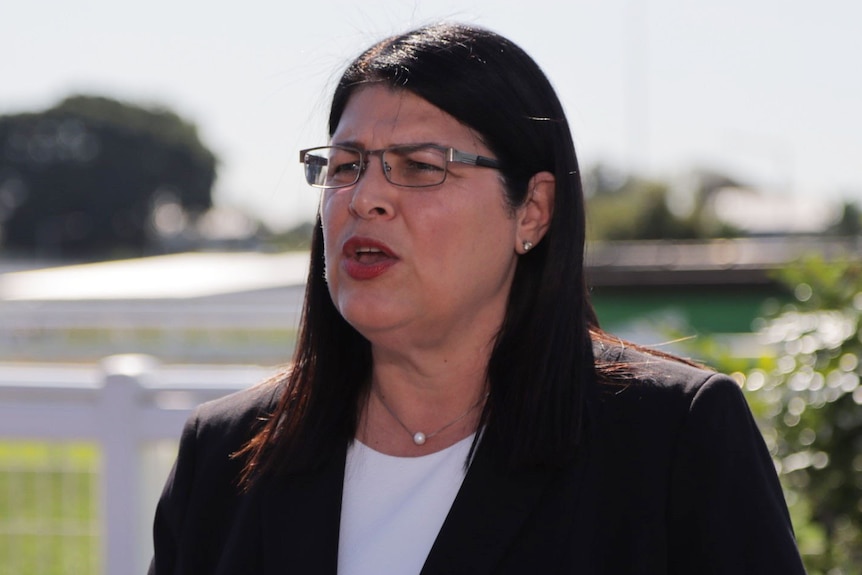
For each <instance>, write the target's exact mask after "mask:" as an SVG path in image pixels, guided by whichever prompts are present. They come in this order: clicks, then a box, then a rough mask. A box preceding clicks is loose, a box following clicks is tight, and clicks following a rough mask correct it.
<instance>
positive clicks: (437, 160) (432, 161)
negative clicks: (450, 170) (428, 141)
mask: <svg viewBox="0 0 862 575" xmlns="http://www.w3.org/2000/svg"><path fill="white" fill-rule="evenodd" d="M398 156H399V158H400V159H401V163H402V167H403V169H404V170H405V171H410V172H435V173H439V172H442V171H445V170H446V160H445V158H444V157H443V155H442V154H441V153H440V150H437V149H436V148H407V149H404V150H402V151H400V152H399V154H398Z"/></svg>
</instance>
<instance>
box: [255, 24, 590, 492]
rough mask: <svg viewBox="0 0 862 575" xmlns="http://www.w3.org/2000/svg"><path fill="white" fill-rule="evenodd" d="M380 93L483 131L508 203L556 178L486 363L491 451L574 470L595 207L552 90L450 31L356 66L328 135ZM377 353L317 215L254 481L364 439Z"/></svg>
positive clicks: (489, 45)
mask: <svg viewBox="0 0 862 575" xmlns="http://www.w3.org/2000/svg"><path fill="white" fill-rule="evenodd" d="M370 83H375V84H378V85H384V86H388V87H391V88H393V89H396V90H407V91H410V92H413V93H414V94H416V95H418V96H420V97H422V98H424V99H425V100H427V101H428V102H430V103H431V104H434V105H435V106H437V107H438V108H440V109H441V110H443V111H445V112H447V113H448V114H450V115H451V116H453V117H455V118H456V119H458V120H459V121H461V122H462V123H463V124H465V125H466V126H469V127H470V128H472V129H473V130H474V131H476V132H477V133H478V134H479V136H480V137H481V138H482V140H483V142H484V143H485V145H487V146H488V147H489V148H490V149H491V151H492V152H493V153H494V155H495V156H496V157H497V158H498V159H499V160H500V162H501V164H502V165H503V168H502V170H501V173H502V176H503V179H504V182H505V186H504V187H505V191H506V195H507V201H508V202H509V204H510V205H511V206H513V207H514V206H519V205H521V204H522V203H523V202H524V201H526V198H527V194H528V189H527V185H528V182H529V180H530V178H531V176H533V175H534V174H536V173H538V172H541V171H549V172H551V173H553V174H554V176H555V177H556V190H555V196H554V204H553V215H552V220H551V224H550V226H549V229H548V232H547V234H546V235H545V237H544V238H543V239H542V241H541V242H539V243H538V245H536V246H535V247H534V248H533V249H532V250H531V251H529V252H527V253H526V254H524V255H522V256H520V257H519V261H518V266H517V270H516V272H515V277H514V281H513V285H512V289H511V293H510V296H509V301H508V307H507V310H506V315H505V318H504V320H503V324H502V326H501V328H500V331H499V334H498V336H497V338H496V341H495V345H494V348H493V351H492V353H491V357H490V360H489V363H488V368H487V377H488V381H489V384H490V396H489V399H488V401H487V403H486V406H485V408H484V411H483V413H482V416H481V425H482V426H484V428H485V432H484V434H483V438H482V441H483V448H486V447H487V448H488V449H491V450H492V451H493V453H494V456H495V457H496V459H497V461H498V462H499V463H500V464H501V465H502V466H505V467H507V468H510V469H513V468H523V467H529V466H534V465H553V466H557V465H562V464H564V463H565V462H567V461H568V460H570V458H572V457H573V456H574V454H575V453H576V450H577V447H578V444H579V442H580V440H581V430H582V424H583V421H582V420H583V406H584V402H585V397H586V394H588V393H590V389H591V388H592V386H593V383H594V380H595V373H594V359H593V351H592V345H591V338H590V329H591V328H597V323H596V319H595V315H594V313H593V310H592V307H591V305H590V303H589V298H588V294H587V289H586V283H585V279H584V232H585V218H584V198H583V192H582V188H581V179H580V173H579V168H578V162H577V157H576V155H575V148H574V143H573V141H572V135H571V132H570V130H569V125H568V122H567V120H566V117H565V114H564V112H563V108H562V105H561V104H560V101H559V100H558V98H557V96H556V94H555V92H554V89H553V88H552V86H551V84H550V82H549V81H548V79H547V78H546V76H545V75H544V73H543V72H542V71H541V69H540V68H539V66H538V65H537V64H536V63H535V62H534V61H533V59H532V58H530V56H528V55H527V54H526V53H525V52H524V51H523V50H522V49H521V48H519V47H518V46H516V45H515V44H513V43H512V42H511V41H509V40H507V39H506V38H504V37H502V36H500V35H498V34H495V33H493V32H490V31H488V30H484V29H481V28H477V27H472V26H466V25H460V24H438V25H433V26H427V27H423V28H420V29H417V30H414V31H412V32H408V33H406V34H403V35H399V36H395V37H392V38H389V39H386V40H383V41H382V42H379V43H377V44H375V45H374V46H372V47H371V48H369V49H368V50H366V51H365V52H364V53H363V54H362V55H360V56H359V57H358V58H357V59H356V60H354V61H353V62H352V63H351V64H350V65H349V67H348V68H347V69H346V71H345V72H344V74H343V76H342V77H341V80H340V81H339V83H338V85H337V87H336V90H335V94H334V97H333V100H332V107H331V112H330V117H329V133H330V135H331V134H332V133H333V132H334V131H335V129H336V127H337V126H338V123H339V121H340V119H341V115H342V113H343V111H344V108H345V106H346V105H347V102H348V100H349V99H350V97H351V95H352V94H353V93H354V92H355V91H356V90H357V89H358V88H360V87H362V86H365V85H368V84H370ZM371 363H372V362H371V347H370V344H369V342H368V341H367V340H365V339H364V338H363V337H362V336H361V335H360V334H359V333H358V332H357V331H356V330H355V329H353V328H352V327H351V326H350V325H349V324H348V323H347V322H346V321H345V320H344V319H343V318H342V317H341V316H340V314H339V313H338V311H337V310H336V308H335V306H334V304H333V303H332V301H331V299H330V296H329V292H328V289H327V285H326V280H325V277H324V256H323V234H322V229H321V222H320V218H319V216H318V220H317V224H316V227H315V232H314V237H313V240H312V247H311V266H310V269H309V275H308V284H307V287H306V296H305V304H304V308H303V315H302V320H301V325H300V330H299V336H298V340H297V347H296V351H295V355H294V361H293V365H292V367H291V369H290V370H289V371H287V372H286V373H285V374H284V375H283V376H282V377H280V378H279V379H278V381H277V382H276V384H277V385H280V386H282V389H281V399H280V402H279V403H278V405H277V407H276V409H275V411H274V412H273V413H272V414H271V416H270V417H269V418H268V420H267V421H266V423H265V424H264V425H263V426H262V427H261V429H260V430H258V431H257V432H256V434H255V435H254V436H253V438H252V439H251V441H250V442H249V443H248V444H247V445H246V447H245V448H244V449H243V451H242V452H241V453H240V455H243V456H245V457H247V459H246V466H245V474H244V480H245V481H246V482H248V481H249V480H251V479H252V478H253V477H255V476H256V475H257V474H258V473H262V472H264V471H267V470H271V469H278V470H281V471H287V472H298V471H302V470H306V469H310V468H314V467H316V466H318V465H320V464H322V462H323V461H325V459H326V458H327V457H329V456H330V455H331V454H332V453H333V450H334V449H335V448H336V447H338V446H339V445H343V444H344V442H347V441H350V440H351V438H352V437H353V436H354V434H355V431H356V425H357V419H358V413H359V406H360V405H361V401H362V398H363V395H364V394H365V393H366V392H367V389H366V387H367V382H368V381H369V379H370V375H371V368H372V365H371Z"/></svg>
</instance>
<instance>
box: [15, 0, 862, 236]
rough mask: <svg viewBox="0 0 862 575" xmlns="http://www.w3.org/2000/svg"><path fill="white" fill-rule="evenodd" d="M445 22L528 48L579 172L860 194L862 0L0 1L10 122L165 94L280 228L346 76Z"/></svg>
mask: <svg viewBox="0 0 862 575" xmlns="http://www.w3.org/2000/svg"><path fill="white" fill-rule="evenodd" d="M439 20H449V21H461V22H468V23H472V24H477V25H480V26H484V27H487V28H490V29H492V30H494V31H497V32H500V33H502V34H503V35H505V36H508V37H509V38H510V39H512V40H513V41H515V42H516V43H518V44H520V45H521V46H522V47H523V48H524V49H525V50H526V51H527V52H528V53H529V54H531V55H532V56H533V58H535V60H536V61H537V62H538V63H539V65H540V66H541V67H542V68H543V69H544V70H545V72H546V74H547V75H548V76H549V78H550V79H551V82H552V83H553V84H554V86H555V87H556V89H557V92H558V94H559V96H560V98H561V100H562V101H563V104H564V106H565V109H566V112H567V114H568V116H569V122H570V125H571V127H572V131H573V134H574V138H575V143H576V146H577V148H578V154H579V158H580V161H581V163H582V166H584V167H589V166H592V165H595V164H597V163H604V164H607V165H609V166H613V167H616V168H619V169H622V170H630V171H635V172H637V173H639V174H642V175H645V176H648V177H654V178H660V179H665V180H669V181H682V180H684V177H685V174H686V173H688V172H690V170H692V169H695V168H706V169H712V170H718V171H722V172H724V173H727V174H728V175H731V176H734V177H735V178H736V179H738V180H741V181H743V182H745V183H748V184H750V185H753V186H756V187H759V188H761V189H763V190H765V191H766V192H767V193H770V194H776V195H786V196H788V197H806V198H820V197H825V198H828V199H831V200H835V199H843V200H849V201H857V202H862V34H860V33H859V31H858V24H859V22H862V2H859V1H858V0H821V1H820V2H817V3H814V2H810V1H804V2H803V1H802V0H723V1H721V2H691V1H689V0H568V1H566V2H561V1H559V0H522V1H514V0H461V1H458V2H455V1H450V0H434V1H420V0H413V1H404V0H379V1H374V0H371V1H366V2H361V1H360V2H357V1H347V0H313V1H299V2H292V1H287V0H282V1H280V2H275V1H269V2H267V1H264V0H244V1H243V2H225V1H219V0H208V1H206V2H204V1H200V0H148V1H147V2H139V1H128V0H28V1H27V2H13V1H12V0H0V50H2V54H4V57H3V58H0V115H2V114H10V113H18V112H32V111H40V110H43V109H46V108H49V107H51V106H52V105H54V104H56V103H57V102H59V101H60V100H61V99H63V98H64V97H66V96H68V95H71V94H79V93H86V94H95V95H103V96H109V97H113V98H118V99H122V100H126V101H130V102H133V103H138V104H143V105H161V106H167V107H169V108H171V109H173V110H174V111H176V112H178V113H179V114H180V115H181V116H183V117H184V118H186V119H188V120H191V121H193V122H194V123H196V124H197V126H198V128H199V132H200V135H201V138H202V140H203V142H204V143H205V144H206V145H207V146H209V147H210V148H211V149H212V150H213V151H214V152H215V153H216V154H217V155H218V157H219V158H220V168H219V178H218V182H217V184H216V188H215V192H214V198H215V201H216V203H217V204H218V205H221V206H225V207H235V208H240V209H242V210H244V211H247V212H249V213H252V214H253V215H254V216H255V217H258V218H261V219H262V220H264V221H265V222H266V223H268V224H269V225H270V226H272V227H273V228H275V229H285V228H287V227H290V226H292V225H295V224H297V223H299V222H302V221H306V220H309V219H311V218H312V217H313V215H314V212H315V209H316V205H317V201H318V196H317V193H316V192H315V191H313V190H311V189H310V188H308V187H307V186H306V185H305V183H304V180H303V177H302V174H301V170H300V166H299V162H298V153H297V152H298V150H299V149H301V148H304V147H311V146H314V145H320V144H324V143H325V141H326V131H325V118H326V110H327V106H328V99H329V97H330V95H331V93H332V88H333V86H334V83H335V81H336V80H337V77H338V74H339V73H340V72H341V70H343V68H344V67H345V66H346V64H347V63H348V62H349V61H350V60H351V59H352V58H353V57H355V56H356V55H358V54H359V53H360V52H361V51H362V50H363V49H364V48H365V47H367V46H368V45H370V44H372V43H374V42H376V41H377V40H380V39H382V38H384V37H386V36H388V35H391V34H394V33H398V32H401V31H405V30H407V29H410V28H413V27H416V26H419V25H422V24H427V23H430V22H436V21H439Z"/></svg>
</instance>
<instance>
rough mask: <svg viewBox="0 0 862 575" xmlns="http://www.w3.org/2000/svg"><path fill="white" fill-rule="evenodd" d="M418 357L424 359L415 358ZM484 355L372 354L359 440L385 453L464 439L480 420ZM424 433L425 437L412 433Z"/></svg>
mask: <svg viewBox="0 0 862 575" xmlns="http://www.w3.org/2000/svg"><path fill="white" fill-rule="evenodd" d="M419 360H423V361H419ZM486 364H487V358H486V357H484V356H483V355H482V354H480V353H475V354H474V355H473V357H472V358H468V357H467V354H464V355H462V356H461V357H460V358H451V357H444V358H441V357H433V358H431V357H427V356H425V357H421V358H417V357H416V354H414V355H413V356H412V357H411V358H409V361H408V360H406V358H404V357H400V356H395V355H393V354H387V353H379V350H378V352H377V353H375V355H374V369H373V373H372V379H371V391H372V393H371V394H370V395H369V396H368V399H367V402H366V404H365V407H364V409H363V413H362V415H361V418H360V426H359V429H358V434H359V439H360V440H361V441H362V442H363V443H365V444H366V445H369V446H371V447H373V448H374V449H376V450H378V451H381V452H383V453H387V454H389V455H399V456H407V457H409V456H416V455H425V454H428V453H433V452H435V451H439V450H440V449H444V448H446V447H449V446H450V445H453V444H454V443H457V442H458V441H460V440H461V439H464V438H465V437H468V436H469V435H471V434H472V433H473V432H475V431H476V428H477V426H478V424H479V421H480V419H481V414H482V410H483V408H484V404H485V399H486V397H487V393H488V390H487V384H486V378H485V365H486ZM417 433H423V434H425V436H426V441H425V442H422V441H417V440H416V439H415V438H414V436H415V435H416V434H417Z"/></svg>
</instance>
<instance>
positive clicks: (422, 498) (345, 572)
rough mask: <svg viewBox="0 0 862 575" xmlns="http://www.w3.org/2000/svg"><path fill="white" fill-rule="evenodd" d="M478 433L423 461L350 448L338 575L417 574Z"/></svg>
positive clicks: (355, 443) (360, 445)
mask: <svg viewBox="0 0 862 575" xmlns="http://www.w3.org/2000/svg"><path fill="white" fill-rule="evenodd" d="M473 437H474V436H473V435H471V436H470V437H467V438H465V439H462V440H461V441H459V442H458V443H456V444H454V445H452V446H450V447H447V448H446V449H443V450H442V451H438V452H436V453H432V454H430V455H423V456H421V457H394V456H392V455H385V454H383V453H380V452H378V451H375V450H373V449H371V448H370V447H368V446H367V445H364V444H363V443H361V442H360V441H359V440H354V441H353V444H352V445H351V446H350V447H349V448H348V450H347V463H346V465H345V469H344V491H343V494H342V501H341V531H340V534H339V541H338V575H380V574H381V573H398V574H399V575H411V574H414V573H415V574H418V573H419V572H420V571H421V570H422V566H423V565H424V564H425V559H426V558H427V557H428V553H429V552H430V551H431V547H432V545H433V544H434V540H435V539H436V538H437V533H438V532H439V531H440V528H441V527H442V526H443V521H444V520H445V519H446V515H448V513H449V509H450V508H451V507H452V502H453V501H455V496H456V495H457V494H458V490H459V489H460V488H461V483H462V482H463V481H464V476H465V468H464V462H465V461H466V460H467V454H468V453H469V452H470V445H471V444H472V442H473Z"/></svg>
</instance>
